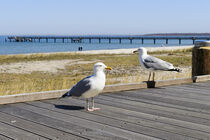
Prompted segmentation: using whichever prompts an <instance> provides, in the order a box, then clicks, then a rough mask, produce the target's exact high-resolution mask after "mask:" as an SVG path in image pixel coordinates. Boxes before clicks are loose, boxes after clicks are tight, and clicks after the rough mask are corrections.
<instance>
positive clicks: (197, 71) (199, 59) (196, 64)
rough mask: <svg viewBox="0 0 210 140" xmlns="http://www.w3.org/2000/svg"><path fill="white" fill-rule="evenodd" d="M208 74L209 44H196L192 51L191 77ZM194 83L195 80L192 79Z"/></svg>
mask: <svg viewBox="0 0 210 140" xmlns="http://www.w3.org/2000/svg"><path fill="white" fill-rule="evenodd" d="M208 74H210V42H209V41H205V42H196V43H195V47H194V48H193V51H192V77H194V76H199V75H208ZM193 80H194V81H196V79H195V78H194V79H193Z"/></svg>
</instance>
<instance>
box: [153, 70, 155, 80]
mask: <svg viewBox="0 0 210 140" xmlns="http://www.w3.org/2000/svg"><path fill="white" fill-rule="evenodd" d="M152 80H153V81H155V72H153V78H152Z"/></svg>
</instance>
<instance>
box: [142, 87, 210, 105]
mask: <svg viewBox="0 0 210 140" xmlns="http://www.w3.org/2000/svg"><path fill="white" fill-rule="evenodd" d="M139 92H140V93H142V92H147V93H148V92H149V93H153V94H160V95H165V96H171V97H181V98H187V99H194V100H199V101H208V102H209V101H210V94H209V95H205V94H198V93H192V92H188V91H184V90H175V89H169V88H158V89H156V90H152V89H148V90H143V91H142V90H141V91H139Z"/></svg>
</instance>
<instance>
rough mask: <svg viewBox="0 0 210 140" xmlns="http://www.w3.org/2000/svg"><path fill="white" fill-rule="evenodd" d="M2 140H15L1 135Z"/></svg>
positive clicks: (0, 139)
mask: <svg viewBox="0 0 210 140" xmlns="http://www.w3.org/2000/svg"><path fill="white" fill-rule="evenodd" d="M0 140H13V139H12V138H10V137H8V136H5V135H3V134H0Z"/></svg>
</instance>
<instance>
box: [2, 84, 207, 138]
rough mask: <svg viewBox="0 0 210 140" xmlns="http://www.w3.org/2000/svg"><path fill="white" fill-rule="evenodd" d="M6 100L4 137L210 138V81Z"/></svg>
mask: <svg viewBox="0 0 210 140" xmlns="http://www.w3.org/2000/svg"><path fill="white" fill-rule="evenodd" d="M95 102H96V106H97V107H100V108H101V110H99V111H95V112H87V111H85V110H84V108H83V106H84V105H85V101H84V100H82V99H75V98H69V99H67V98H66V99H60V100H59V99H53V100H42V101H34V102H25V103H16V104H8V105H0V139H1V140H4V139H5V140H7V139H19V140H26V139H27V140H29V139H30V140H33V139H59V140H70V139H76V140H79V139H97V140H98V139H114V140H117V139H138V140H141V139H142V140H144V139H145V140H146V139H151V140H153V139H165V140H197V139H199V140H201V139H202V140H209V139H210V81H208V82H204V83H193V84H192V83H191V84H184V85H175V86H167V87H159V88H150V89H140V90H133V91H124V92H116V93H111V94H110V93H108V94H103V95H100V96H98V97H97V98H96V99H95Z"/></svg>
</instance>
